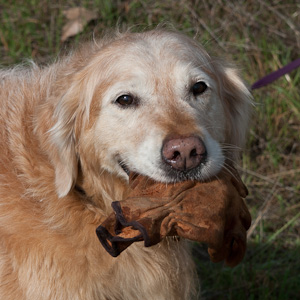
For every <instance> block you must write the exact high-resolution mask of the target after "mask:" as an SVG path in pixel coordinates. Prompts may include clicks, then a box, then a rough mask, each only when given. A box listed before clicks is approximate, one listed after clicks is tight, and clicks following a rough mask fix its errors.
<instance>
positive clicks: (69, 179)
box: [0, 29, 251, 300]
mask: <svg viewBox="0 0 300 300" xmlns="http://www.w3.org/2000/svg"><path fill="white" fill-rule="evenodd" d="M250 107H251V96H250V93H249V91H248V89H247V88H246V86H245V85H244V83H243V82H242V80H241V79H240V77H239V75H238V73H237V72H236V70H235V69H234V68H232V67H231V66H228V65H226V64H224V63H221V61H220V60H218V59H216V58H212V57H210V56H209V55H208V54H207V53H206V52H205V50H204V49H203V48H202V47H201V46H199V45H198V44H197V43H196V42H195V41H194V40H193V39H190V38H188V37H186V36H184V35H182V34H180V33H177V32H173V31H168V30H165V29H156V30H153V31H147V32H142V33H130V32H125V33H116V34H114V35H113V36H111V37H109V38H108V37H107V38H103V39H102V40H99V41H93V42H91V43H87V44H84V45H82V47H80V48H79V49H78V50H76V51H73V52H72V53H70V54H68V55H66V56H64V57H63V58H61V59H58V60H57V61H56V62H54V63H53V64H51V65H49V66H44V67H39V66H37V65H35V64H34V63H32V66H29V67H24V66H23V67H20V66H19V67H15V68H12V69H8V70H2V71H0V143H1V147H0V299H1V300H16V299H18V300H23V299H27V300H38V299H41V300H47V299H52V300H53V299H56V300H57V299H61V300H68V299H69V300H79V299H82V300H91V299H93V300H94V299H103V300H104V299H109V300H113V299H116V300H120V299H123V300H125V299H126V300H134V299H136V300H141V299H146V300H160V299H167V300H172V299H178V300H183V299H192V297H193V294H195V283H194V281H195V280H194V278H195V272H194V264H193V260H192V259H191V255H190V251H189V247H188V245H187V241H185V240H183V239H181V240H178V239H174V238H167V239H165V240H164V241H162V242H161V243H159V244H158V245H156V246H153V247H149V248H145V247H144V246H143V243H142V242H139V243H136V244H134V245H131V246H130V247H129V248H128V249H127V250H126V251H124V252H123V253H122V254H121V255H120V256H119V257H117V258H113V257H111V256H110V255H109V254H108V253H107V252H106V251H105V250H104V248H103V247H102V246H101V244H100V243H99V241H98V239H97V236H96V233H95V230H96V228H97V226H98V225H100V224H101V222H103V220H104V219H105V218H106V217H107V216H108V214H109V213H110V212H111V206H110V204H111V202H112V201H114V200H121V199H122V197H123V196H122V195H123V192H124V191H125V189H126V187H127V186H128V174H129V172H131V171H135V172H137V173H140V174H143V175H146V176H149V177H151V178H153V179H154V180H157V181H160V182H166V183H171V182H176V181H182V180H188V179H192V180H204V179H207V178H210V177H213V176H215V175H216V174H217V173H218V172H219V170H220V169H221V168H222V167H223V165H224V161H225V159H230V160H235V159H236V157H237V155H238V151H239V148H241V147H242V145H243V142H244V137H245V132H246V129H247V119H248V112H249V108H250Z"/></svg>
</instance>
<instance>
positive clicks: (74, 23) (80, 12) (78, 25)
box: [61, 7, 97, 42]
mask: <svg viewBox="0 0 300 300" xmlns="http://www.w3.org/2000/svg"><path fill="white" fill-rule="evenodd" d="M63 14H64V16H65V17H66V18H67V19H68V22H67V23H66V25H65V26H64V27H63V29H62V36H61V41H62V42H64V41H65V40H67V39H68V38H69V37H71V36H74V35H76V34H78V33H80V32H82V31H83V29H84V26H85V25H87V24H88V22H90V21H91V20H94V19H96V18H97V14H96V13H95V12H93V11H90V10H88V9H86V8H84V7H72V8H69V9H67V10H65V11H63Z"/></svg>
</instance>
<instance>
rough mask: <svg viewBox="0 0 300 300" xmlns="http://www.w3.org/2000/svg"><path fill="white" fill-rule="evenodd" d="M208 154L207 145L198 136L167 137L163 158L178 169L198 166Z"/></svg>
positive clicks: (163, 148)
mask: <svg viewBox="0 0 300 300" xmlns="http://www.w3.org/2000/svg"><path fill="white" fill-rule="evenodd" d="M206 156H207V153H206V148H205V145H204V143H203V141H202V140H201V139H200V138H199V137H197V136H188V137H178V138H172V139H166V140H165V141H164V143H163V147H162V157H163V160H164V161H165V162H166V163H167V164H169V165H171V166H172V167H173V168H174V169H177V170H181V171H183V170H190V169H193V168H196V167H198V166H199V165H200V164H201V163H202V162H204V160H205V159H206Z"/></svg>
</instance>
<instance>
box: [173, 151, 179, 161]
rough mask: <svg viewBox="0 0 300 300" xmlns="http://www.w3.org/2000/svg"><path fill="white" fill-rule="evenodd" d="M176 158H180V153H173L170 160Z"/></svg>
mask: <svg viewBox="0 0 300 300" xmlns="http://www.w3.org/2000/svg"><path fill="white" fill-rule="evenodd" d="M178 157H180V152H179V151H174V153H173V157H172V159H176V158H178Z"/></svg>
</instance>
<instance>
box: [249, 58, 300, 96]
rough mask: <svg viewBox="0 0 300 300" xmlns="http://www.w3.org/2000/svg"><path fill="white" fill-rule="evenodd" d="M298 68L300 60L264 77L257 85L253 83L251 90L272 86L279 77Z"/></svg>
mask: <svg viewBox="0 0 300 300" xmlns="http://www.w3.org/2000/svg"><path fill="white" fill-rule="evenodd" d="M298 67H300V58H298V59H296V60H294V61H292V62H291V63H289V64H288V65H286V66H284V67H282V68H281V69H279V70H277V71H274V72H272V73H270V74H269V75H267V76H265V77H263V78H262V79H260V80H258V81H256V82H255V83H253V85H252V86H251V88H252V90H255V89H258V88H260V87H263V86H266V85H268V84H270V83H271V82H273V81H275V80H276V79H278V78H279V77H281V76H283V75H285V74H287V73H289V72H291V71H292V70H294V69H296V68H298Z"/></svg>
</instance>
